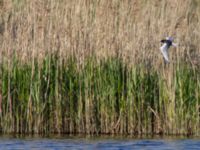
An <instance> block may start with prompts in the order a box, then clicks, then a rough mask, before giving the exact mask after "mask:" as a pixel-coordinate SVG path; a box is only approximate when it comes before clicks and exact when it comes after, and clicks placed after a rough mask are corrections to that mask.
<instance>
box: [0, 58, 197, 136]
mask: <svg viewBox="0 0 200 150" xmlns="http://www.w3.org/2000/svg"><path fill="white" fill-rule="evenodd" d="M77 64H78V63H77V62H76V60H75V59H73V58H71V59H69V60H68V61H67V62H66V63H61V64H60V60H59V59H58V57H57V56H56V55H50V56H48V57H46V58H45V59H44V61H43V62H42V64H41V66H40V65H39V64H38V62H37V61H35V63H34V68H33V67H32V64H31V63H27V64H21V63H20V62H18V60H16V59H13V63H12V65H11V66H10V67H8V66H6V65H3V70H2V72H3V75H2V101H1V105H0V106H1V130H2V132H17V133H49V132H59V133H93V134H94V133H104V134H105V133H122V134H124V133H129V134H142V133H143V134H147V133H148V134H151V133H154V134H155V133H156V134H162V133H163V134H198V133H199V100H200V94H199V93H200V72H199V70H193V69H192V67H191V66H190V65H180V66H179V65H177V66H175V67H174V68H173V75H171V74H170V73H169V72H168V70H169V69H170V68H166V71H164V72H166V73H169V75H168V76H170V79H168V77H165V75H164V74H163V72H159V71H158V70H155V69H153V68H149V67H147V66H144V65H142V64H141V65H138V66H134V67H133V66H128V65H127V64H126V63H124V62H123V61H122V60H121V59H119V58H108V59H107V60H101V61H100V62H97V61H96V59H95V58H88V59H87V60H86V61H85V64H84V66H82V68H81V69H80V68H78V65H77ZM169 80H170V82H169Z"/></svg>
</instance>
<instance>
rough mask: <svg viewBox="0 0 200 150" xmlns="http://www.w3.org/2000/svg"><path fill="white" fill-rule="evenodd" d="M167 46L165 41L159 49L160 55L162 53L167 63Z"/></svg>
mask: <svg viewBox="0 0 200 150" xmlns="http://www.w3.org/2000/svg"><path fill="white" fill-rule="evenodd" d="M168 48H169V47H168V46H167V44H166V43H165V44H163V45H162V46H161V47H160V51H161V53H162V55H163V57H164V59H165V61H166V62H168V63H169V56H168Z"/></svg>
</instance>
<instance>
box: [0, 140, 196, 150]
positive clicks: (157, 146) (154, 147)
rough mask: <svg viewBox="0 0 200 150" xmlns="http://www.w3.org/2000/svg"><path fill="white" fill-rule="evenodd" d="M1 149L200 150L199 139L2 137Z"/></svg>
mask: <svg viewBox="0 0 200 150" xmlns="http://www.w3.org/2000/svg"><path fill="white" fill-rule="evenodd" d="M0 149H4V150H5V149H10V150H13V149H34V150H66V149H70V150H81V149H86V150H90V149H91V150H93V149H100V150H118V149H120V150H130V149H142V150H176V149H180V150H184V149H185V150H190V149H200V140H198V139H130V138H129V139H123V138H120V139H112V138H95V139H94V138H76V137H66V138H63V137H62V138H55V137H54V138H38V137H34V138H30V137H29V138H13V137H0Z"/></svg>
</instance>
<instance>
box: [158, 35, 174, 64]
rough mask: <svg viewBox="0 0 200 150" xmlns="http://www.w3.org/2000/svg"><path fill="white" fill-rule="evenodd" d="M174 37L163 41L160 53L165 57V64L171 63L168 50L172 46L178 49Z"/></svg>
mask: <svg viewBox="0 0 200 150" xmlns="http://www.w3.org/2000/svg"><path fill="white" fill-rule="evenodd" d="M173 41H174V38H173V37H166V39H163V40H161V41H160V42H161V43H162V46H161V47H160V51H161V53H162V55H163V58H164V61H165V63H169V53H168V50H169V48H170V47H171V46H174V47H176V46H177V44H175V43H174V42H173Z"/></svg>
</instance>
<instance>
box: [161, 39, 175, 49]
mask: <svg viewBox="0 0 200 150" xmlns="http://www.w3.org/2000/svg"><path fill="white" fill-rule="evenodd" d="M160 42H161V43H166V44H167V46H168V47H169V46H171V45H172V41H171V40H165V39H163V40H161V41H160Z"/></svg>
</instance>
